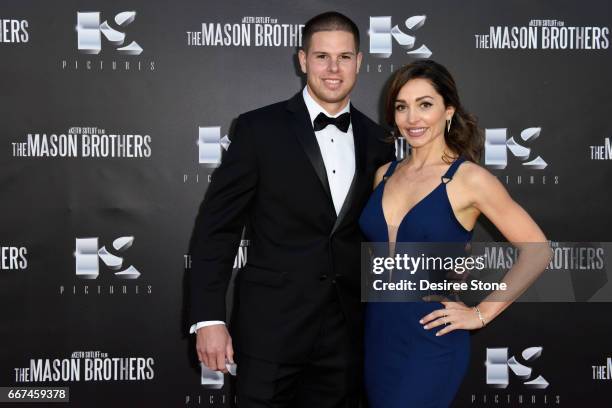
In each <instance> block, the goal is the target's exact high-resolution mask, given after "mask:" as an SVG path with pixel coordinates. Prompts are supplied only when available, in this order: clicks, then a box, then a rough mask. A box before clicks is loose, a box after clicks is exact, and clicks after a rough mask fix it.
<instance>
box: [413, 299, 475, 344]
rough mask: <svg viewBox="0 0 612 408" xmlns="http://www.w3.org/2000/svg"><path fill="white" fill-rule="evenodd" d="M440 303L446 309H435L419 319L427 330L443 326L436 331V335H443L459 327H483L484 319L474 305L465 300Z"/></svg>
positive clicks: (466, 328)
mask: <svg viewBox="0 0 612 408" xmlns="http://www.w3.org/2000/svg"><path fill="white" fill-rule="evenodd" d="M440 303H442V305H444V309H438V310H434V311H433V312H431V313H429V314H428V315H427V316H425V317H423V318H422V319H421V320H420V321H419V323H421V324H422V325H423V328H424V329H425V330H430V329H433V328H435V327H439V326H442V330H438V332H437V333H436V336H442V335H444V334H446V333H450V332H452V331H453V330H457V329H462V330H474V329H480V328H482V327H483V323H482V320H480V317H479V316H478V312H476V309H474V308H473V307H468V306H466V304H465V303H463V302H450V301H442V302H440Z"/></svg>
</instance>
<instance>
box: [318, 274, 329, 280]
mask: <svg viewBox="0 0 612 408" xmlns="http://www.w3.org/2000/svg"><path fill="white" fill-rule="evenodd" d="M325 279H327V275H321V276H319V280H325Z"/></svg>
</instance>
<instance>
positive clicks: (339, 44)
mask: <svg viewBox="0 0 612 408" xmlns="http://www.w3.org/2000/svg"><path fill="white" fill-rule="evenodd" d="M298 57H299V60H300V66H301V68H302V72H304V73H305V74H306V82H307V84H308V88H309V89H310V94H311V96H312V97H313V98H314V99H315V100H316V101H317V102H318V103H319V104H320V105H321V106H322V107H323V108H325V110H327V111H328V112H329V113H331V114H334V113H336V112H337V111H339V110H340V109H342V108H343V107H344V105H345V104H346V102H347V101H348V99H349V94H350V92H351V90H352V89H353V86H354V85H355V81H356V79H357V73H358V72H359V67H360V65H361V58H362V57H363V55H362V54H361V53H357V50H356V48H355V39H354V37H353V34H351V33H350V32H348V31H319V32H317V33H314V34H313V35H312V38H311V40H310V46H309V48H308V53H306V52H304V51H303V50H300V51H299V53H298Z"/></svg>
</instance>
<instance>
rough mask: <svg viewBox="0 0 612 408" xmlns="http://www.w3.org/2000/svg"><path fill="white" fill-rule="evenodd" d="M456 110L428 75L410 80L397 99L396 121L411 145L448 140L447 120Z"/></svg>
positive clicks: (419, 145) (418, 145) (416, 145)
mask: <svg viewBox="0 0 612 408" xmlns="http://www.w3.org/2000/svg"><path fill="white" fill-rule="evenodd" d="M454 112H455V109H454V108H453V107H451V106H449V107H446V106H444V99H443V98H442V95H440V94H439V93H438V92H436V90H435V89H434V87H433V86H432V85H431V83H430V82H429V81H428V80H427V79H423V78H415V79H411V80H410V81H408V82H406V84H405V85H404V86H403V87H402V88H401V89H400V91H399V93H398V94H397V98H396V99H395V124H396V125H397V128H398V129H399V131H400V133H401V135H402V136H403V137H404V138H405V139H406V141H407V142H408V143H409V144H410V146H412V147H413V148H414V147H421V146H424V145H427V144H429V143H432V141H436V142H444V127H445V126H446V120H448V119H450V118H451V117H452V115H453V113H454Z"/></svg>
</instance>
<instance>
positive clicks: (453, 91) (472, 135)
mask: <svg viewBox="0 0 612 408" xmlns="http://www.w3.org/2000/svg"><path fill="white" fill-rule="evenodd" d="M416 78H423V79H426V80H428V81H429V82H430V83H431V85H432V86H433V87H434V89H435V90H436V92H438V93H439V94H440V95H441V96H442V98H443V99H444V105H445V106H447V107H448V106H452V107H454V108H455V114H454V115H453V119H452V121H451V127H450V131H447V130H446V127H444V140H445V141H446V144H447V145H448V147H449V148H450V149H451V150H452V153H454V154H457V155H460V156H463V157H465V158H466V159H468V160H470V161H472V162H475V163H478V161H479V159H480V155H481V153H482V149H483V145H484V139H483V136H482V132H481V131H480V129H479V128H478V123H477V120H476V118H475V117H474V116H473V115H471V114H470V113H468V112H466V111H465V109H463V106H462V105H461V101H460V100H459V94H458V93H457V86H456V85H455V80H454V79H453V77H452V76H451V74H450V72H448V70H447V69H446V68H445V67H444V66H442V65H441V64H438V63H437V62H435V61H433V60H418V61H415V62H413V63H411V64H408V65H405V66H403V67H402V68H400V69H398V70H397V71H396V72H395V73H394V74H393V77H392V78H391V82H390V84H389V88H388V90H387V98H386V101H385V120H386V122H387V124H388V125H389V126H391V127H393V129H394V133H395V135H398V136H399V130H398V128H397V126H396V124H395V100H396V99H397V95H398V94H399V91H400V89H402V87H403V86H404V85H405V84H406V83H407V82H408V81H410V80H411V79H416ZM443 159H444V160H445V161H449V160H450V161H452V160H453V159H455V157H452V156H448V154H447V153H446V152H445V157H443Z"/></svg>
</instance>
